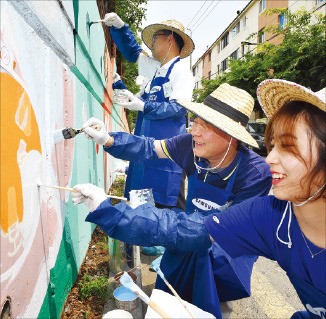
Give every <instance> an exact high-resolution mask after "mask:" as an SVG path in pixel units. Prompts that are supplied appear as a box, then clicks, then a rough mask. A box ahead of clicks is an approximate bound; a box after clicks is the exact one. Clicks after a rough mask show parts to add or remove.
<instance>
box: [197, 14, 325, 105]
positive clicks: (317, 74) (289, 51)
mask: <svg viewBox="0 0 326 319" xmlns="http://www.w3.org/2000/svg"><path fill="white" fill-rule="evenodd" d="M273 13H278V14H284V15H285V17H286V21H287V24H286V25H285V27H284V28H283V29H281V30H280V29H279V27H278V26H271V27H269V28H268V29H267V28H266V29H265V32H268V33H272V34H273V37H275V36H280V37H283V41H282V43H281V44H279V45H273V44H271V43H268V42H265V43H263V44H260V45H258V48H257V51H258V53H257V54H252V53H248V54H246V55H245V56H244V57H243V58H242V59H239V60H230V61H229V72H226V73H224V74H223V75H221V76H218V77H217V78H216V79H213V80H203V81H202V84H203V89H201V90H196V91H195V99H197V101H200V99H203V98H204V97H205V96H207V95H208V94H209V93H211V92H212V91H213V90H214V89H215V88H216V87H218V86H219V85H220V84H221V83H223V82H227V83H229V84H230V85H234V86H237V87H239V88H243V89H244V90H246V91H248V92H249V93H250V94H251V95H252V96H253V97H256V89H257V86H258V84H259V83H260V82H261V81H263V80H265V79H268V78H279V79H285V80H289V81H293V82H297V83H299V84H302V85H304V86H306V87H310V88H311V89H312V90H313V91H318V90H320V89H322V88H323V87H325V86H326V77H325V74H326V72H325V71H326V50H325V49H326V40H325V25H326V18H325V15H323V14H320V13H317V14H316V13H315V14H313V13H311V12H308V11H307V10H305V9H301V10H299V11H297V12H295V13H291V12H289V11H286V10H284V9H274V10H268V12H267V14H273ZM252 36H257V34H254V35H252Z"/></svg>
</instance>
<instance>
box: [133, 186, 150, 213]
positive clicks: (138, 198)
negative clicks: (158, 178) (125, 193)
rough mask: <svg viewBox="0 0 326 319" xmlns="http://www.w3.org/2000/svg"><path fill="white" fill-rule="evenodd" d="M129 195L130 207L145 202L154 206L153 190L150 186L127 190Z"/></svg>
mask: <svg viewBox="0 0 326 319" xmlns="http://www.w3.org/2000/svg"><path fill="white" fill-rule="evenodd" d="M129 196H130V207H131V208H136V207H138V206H139V205H143V204H145V203H149V204H152V205H153V206H155V203H154V197H153V190H152V189H151V188H145V189H136V190H131V191H130V192H129Z"/></svg>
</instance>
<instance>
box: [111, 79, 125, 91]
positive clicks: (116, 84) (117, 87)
mask: <svg viewBox="0 0 326 319" xmlns="http://www.w3.org/2000/svg"><path fill="white" fill-rule="evenodd" d="M126 88H127V87H126V85H125V84H124V83H123V81H122V80H119V81H117V82H114V83H112V89H113V90H125V89H126Z"/></svg>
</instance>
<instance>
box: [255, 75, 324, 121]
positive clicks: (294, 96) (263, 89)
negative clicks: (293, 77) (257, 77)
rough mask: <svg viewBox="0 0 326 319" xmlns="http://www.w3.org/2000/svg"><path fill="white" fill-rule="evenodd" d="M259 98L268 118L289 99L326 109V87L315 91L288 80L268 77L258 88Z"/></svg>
mask: <svg viewBox="0 0 326 319" xmlns="http://www.w3.org/2000/svg"><path fill="white" fill-rule="evenodd" d="M257 98H258V101H259V103H260V105H261V107H262V109H263V111H264V112H265V114H266V115H267V117H268V118H271V117H272V116H273V115H274V114H275V113H276V112H277V111H278V110H279V109H280V108H281V107H283V106H284V105H285V104H286V103H287V102H289V101H302V102H308V103H310V104H312V105H315V106H317V107H318V108H319V109H321V110H322V111H324V112H325V111H326V88H324V89H322V90H320V91H318V92H313V91H311V90H310V89H308V88H306V87H304V86H302V85H300V84H297V83H294V82H290V81H286V80H280V79H268V80H265V81H263V82H261V83H260V84H259V85H258V88H257Z"/></svg>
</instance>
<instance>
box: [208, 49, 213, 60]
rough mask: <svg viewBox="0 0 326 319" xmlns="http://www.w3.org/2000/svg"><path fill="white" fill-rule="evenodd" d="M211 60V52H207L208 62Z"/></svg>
mask: <svg viewBox="0 0 326 319" xmlns="http://www.w3.org/2000/svg"><path fill="white" fill-rule="evenodd" d="M211 60H212V51H209V53H208V62H210V61H211Z"/></svg>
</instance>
